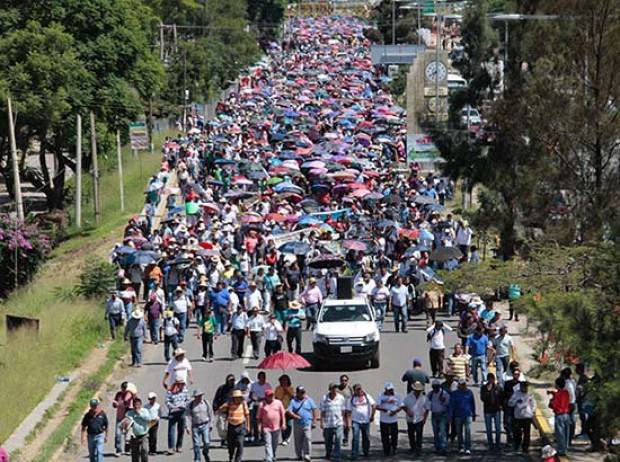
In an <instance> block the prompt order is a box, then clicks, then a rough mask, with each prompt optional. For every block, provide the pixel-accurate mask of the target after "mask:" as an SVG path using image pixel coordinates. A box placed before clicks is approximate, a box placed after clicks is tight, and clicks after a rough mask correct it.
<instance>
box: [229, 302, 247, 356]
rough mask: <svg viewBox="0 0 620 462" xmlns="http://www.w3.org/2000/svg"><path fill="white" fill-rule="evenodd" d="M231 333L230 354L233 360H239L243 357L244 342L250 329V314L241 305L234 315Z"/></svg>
mask: <svg viewBox="0 0 620 462" xmlns="http://www.w3.org/2000/svg"><path fill="white" fill-rule="evenodd" d="M231 326H232V327H231V332H230V340H231V344H230V354H231V357H232V359H233V360H234V359H238V358H241V357H242V356H243V342H244V340H245V334H246V330H247V327H248V314H247V313H246V312H245V311H244V310H243V307H242V306H241V305H239V306H238V307H237V311H235V312H234V313H233V314H232V318H231Z"/></svg>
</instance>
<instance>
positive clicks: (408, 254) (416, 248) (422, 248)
mask: <svg viewBox="0 0 620 462" xmlns="http://www.w3.org/2000/svg"><path fill="white" fill-rule="evenodd" d="M429 250H430V249H429V248H428V247H426V246H425V245H416V246H413V247H409V248H408V249H407V251H406V252H405V253H404V254H403V257H405V258H409V257H413V254H414V253H415V252H428V251H429Z"/></svg>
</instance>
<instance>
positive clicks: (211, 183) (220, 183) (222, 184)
mask: <svg viewBox="0 0 620 462" xmlns="http://www.w3.org/2000/svg"><path fill="white" fill-rule="evenodd" d="M207 184H210V185H212V186H224V183H223V182H222V181H220V180H208V181H207Z"/></svg>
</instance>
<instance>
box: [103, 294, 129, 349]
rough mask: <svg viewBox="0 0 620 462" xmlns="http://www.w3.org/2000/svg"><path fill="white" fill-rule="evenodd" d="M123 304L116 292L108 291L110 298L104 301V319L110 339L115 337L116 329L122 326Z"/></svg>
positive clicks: (124, 315)
mask: <svg viewBox="0 0 620 462" xmlns="http://www.w3.org/2000/svg"><path fill="white" fill-rule="evenodd" d="M125 317H126V314H125V304H124V303H123V301H122V300H121V299H120V298H118V292H117V291H116V290H113V291H111V292H110V298H108V300H107V301H106V303H105V320H106V321H108V325H109V326H110V336H111V337H112V340H114V339H115V338H116V329H117V328H118V327H119V326H122V325H123V323H124V322H125V320H126V318H125Z"/></svg>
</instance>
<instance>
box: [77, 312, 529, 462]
mask: <svg viewBox="0 0 620 462" xmlns="http://www.w3.org/2000/svg"><path fill="white" fill-rule="evenodd" d="M438 319H443V320H444V321H446V320H447V321H448V322H449V324H450V325H451V326H454V325H455V319H446V318H445V317H443V318H442V317H441V316H440V317H438ZM387 321H388V322H387V323H386V328H385V331H384V332H383V333H382V336H381V367H380V368H379V369H350V368H347V367H346V366H343V367H340V368H338V369H331V370H328V371H323V370H322V371H318V370H294V371H287V373H288V374H289V375H290V376H291V379H292V381H293V385H294V386H296V385H303V386H304V387H305V388H306V390H307V391H308V394H309V396H310V397H312V398H313V399H314V400H315V402H317V404H318V402H319V400H320V399H321V397H322V396H323V394H325V393H326V388H327V385H328V384H329V382H332V381H333V382H338V377H339V375H340V373H342V372H346V373H347V374H348V375H349V377H350V379H351V383H357V382H359V383H361V384H362V385H363V386H364V389H365V391H366V392H367V393H370V394H372V395H373V397H375V398H376V397H377V396H378V395H379V393H381V391H382V390H383V384H384V383H385V382H386V381H390V382H393V383H394V384H395V385H396V390H397V393H399V394H400V395H401V397H402V398H404V396H405V395H406V388H405V384H404V383H402V382H401V381H400V379H401V377H402V374H403V372H404V371H405V370H406V369H408V368H409V367H411V363H412V360H413V358H414V357H416V356H417V357H420V358H422V360H423V364H424V369H425V370H426V371H427V372H428V373H429V374H430V369H429V367H428V344H427V342H426V333H425V332H424V329H425V326H426V324H425V321H424V316H423V315H418V316H416V317H415V318H414V319H413V320H412V321H410V322H409V332H408V333H407V334H403V333H396V332H394V327H393V324H392V323H391V317H390V318H388V320H387ZM195 329H196V328H195V327H192V328H191V330H192V332H191V333H192V335H188V336H187V337H186V340H185V342H184V344H183V348H185V349H186V350H187V351H188V355H187V357H188V358H189V359H190V361H191V362H192V366H193V367H194V385H193V386H191V387H190V391H191V390H192V389H193V388H200V389H201V390H203V391H205V392H206V396H205V398H207V399H208V400H211V399H212V398H213V395H214V393H215V390H216V389H217V387H218V386H219V385H220V384H222V383H223V382H224V378H225V376H226V374H228V373H234V374H235V375H236V376H237V377H238V376H239V374H240V373H241V372H242V371H243V370H244V369H245V370H247V371H248V372H249V374H250V377H252V379H255V377H256V374H257V373H258V369H257V367H256V366H257V364H258V362H259V361H255V360H253V359H250V357H249V356H251V355H250V347H249V342H246V346H245V348H246V356H247V357H244V358H243V359H238V360H236V361H231V360H230V359H229V356H230V355H229V351H230V337H220V338H219V339H218V340H217V341H216V343H215V361H214V362H213V363H206V362H203V361H202V360H201V354H202V348H201V346H200V340H198V339H197V338H196V337H195V336H194V335H193V334H195ZM311 337H312V336H311V333H310V332H306V331H304V335H303V346H304V348H303V352H304V354H306V352H308V353H310V352H311V351H312V343H311ZM456 341H457V338H456V336H455V335H454V334H453V333H447V336H446V346H447V347H451V346H452V345H454V343H456ZM261 359H262V358H261ZM144 361H145V364H144V366H143V367H142V368H140V369H133V368H132V369H127V371H128V374H127V375H126V377H125V379H126V380H128V381H130V382H133V383H135V384H136V385H137V387H138V395H139V396H140V397H141V398H143V401H144V402H146V395H147V393H148V392H150V391H155V392H156V393H157V395H158V401H159V402H160V403H163V401H164V389H163V387H162V384H161V383H162V378H163V371H164V367H165V362H164V356H163V346H162V344H159V345H158V346H154V345H150V344H147V345H145V358H144ZM280 374H281V371H267V380H268V382H269V383H271V384H272V385H273V386H274V388H275V386H277V384H278V382H277V378H278V376H279V375H280ZM119 383H120V381H119ZM115 385H116V386H118V384H115ZM428 389H429V388H428V387H427V391H428ZM472 390H473V392H474V395H475V396H476V400H477V406H476V412H477V413H478V414H479V415H480V414H481V412H482V407H481V405H480V401H479V399H478V395H479V391H478V388H472ZM162 407H163V406H162ZM105 410H106V412H107V414H108V417H109V418H110V424H111V425H113V422H114V417H115V413H114V410H113V409H112V406H111V405H110V403H109V402H106V403H105ZM378 415H379V412H377V416H376V422H375V424H373V425H372V428H371V453H370V457H369V458H368V459H365V460H385V459H387V460H423V461H445V460H472V461H498V460H501V461H526V460H529V457H528V456H527V455H524V454H521V453H515V452H512V451H508V450H504V451H503V452H501V453H498V452H490V451H488V450H487V446H486V436H485V432H484V419H483V418H482V417H479V418H478V419H476V422H474V423H473V426H472V439H473V443H472V454H471V456H465V455H460V454H458V450H457V448H456V444H453V445H452V446H451V448H450V451H449V453H448V455H447V456H440V455H437V454H435V453H434V448H433V440H432V428H431V423H430V418H429V419H428V420H427V422H426V425H425V428H424V443H423V448H422V455H421V457H420V458H417V459H415V458H414V457H413V455H411V454H409V445H408V440H407V433H406V428H407V424H406V422H405V416H404V413H401V414H400V420H399V431H400V436H399V445H398V452H397V454H396V455H395V456H393V457H389V458H386V457H384V456H383V452H382V449H381V439H380V434H379V420H378ZM167 427H168V425H167V422H166V421H165V420H163V421H162V422H161V423H160V428H159V436H158V448H157V449H158V451H161V452H162V453H161V454H158V455H157V456H150V457H149V460H153V461H170V462H173V461H174V462H177V461H192V460H193V452H192V448H191V436H188V435H186V438H185V441H184V443H183V452H182V453H180V454H174V455H172V456H167V455H165V454H164V453H163V452H164V451H165V450H166V449H167V448H166V446H167V443H166V441H167ZM113 435H114V431H113V427H112V428H111V429H110V438H109V439H108V443H107V444H106V453H105V457H106V458H108V457H111V458H114V456H113V452H114V443H113V441H114V436H113ZM211 438H212V443H211V451H210V457H211V461H214V462H215V461H227V460H228V452H227V450H226V448H222V447H220V442H219V438H218V435H217V431H216V430H215V428H214V429H213V432H212V433H211ZM503 438H504V435H502V439H503ZM536 438H537V433H536V431H535V430H534V429H532V440H533V443H532V445H533V446H534V445H535V442H536V441H535V440H536ZM455 443H456V442H455ZM312 450H313V453H312V458H313V460H324V455H325V452H324V445H323V437H322V435H321V432H320V429H319V428H318V426H317V429H316V430H315V431H314V434H313V442H312ZM536 452H538V450H537V449H536ZM349 454H350V444H349V446H347V447H345V448H343V459H344V460H347V458H348V456H349ZM277 458H278V460H279V461H294V460H297V459H296V457H295V453H294V449H293V445H292V442H291V445H289V446H286V447H285V446H280V447H279V448H278V453H277ZM76 460H79V461H83V460H88V454H87V450H86V448H85V447H82V448H81V450H80V453H79V456H78V458H77V459H76ZM119 460H130V457H129V456H121V458H120V459H119ZM244 460H246V461H263V460H264V448H263V447H252V446H247V447H246V448H245V451H244ZM362 460H364V459H362Z"/></svg>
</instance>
